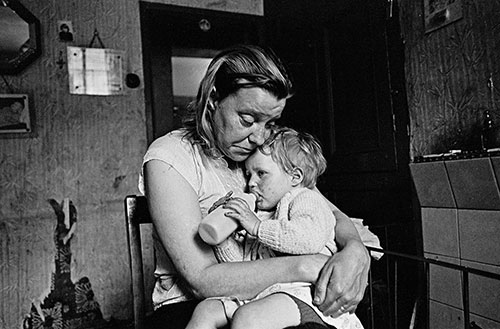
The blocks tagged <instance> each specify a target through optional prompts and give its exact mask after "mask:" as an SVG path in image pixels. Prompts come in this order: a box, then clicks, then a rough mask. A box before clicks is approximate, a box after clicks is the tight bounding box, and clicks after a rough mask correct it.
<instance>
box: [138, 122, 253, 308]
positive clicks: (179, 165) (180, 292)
mask: <svg viewBox="0 0 500 329" xmlns="http://www.w3.org/2000/svg"><path fill="white" fill-rule="evenodd" d="M184 134H185V130H175V131H172V132H170V133H168V134H166V135H165V136H163V137H160V138H158V139H156V140H155V141H154V142H153V143H152V144H151V145H150V146H149V148H148V150H147V152H146V154H145V155H144V159H143V167H144V164H145V163H146V162H148V161H150V160H160V161H163V162H165V163H167V164H169V165H170V166H172V168H174V169H175V170H177V172H179V174H180V175H181V176H182V177H184V179H186V181H187V182H188V183H189V184H190V185H191V187H192V188H193V190H194V191H195V192H196V194H197V195H198V201H199V205H200V209H201V213H202V216H206V215H207V213H208V209H209V208H210V207H211V206H212V205H213V203H214V202H215V201H217V200H218V199H220V198H221V197H222V196H224V195H226V194H227V193H228V192H229V191H233V192H235V193H237V192H243V191H244V189H245V186H246V182H245V177H244V174H243V170H242V169H241V167H240V168H236V169H230V168H229V167H228V164H227V162H226V161H225V160H224V159H223V158H219V159H212V158H210V157H208V156H207V155H206V154H205V153H204V152H203V151H202V149H201V147H200V146H199V144H195V143H192V142H191V141H190V140H189V139H188V138H187V137H185V135H184ZM139 190H140V191H141V192H142V193H144V181H143V176H142V174H141V176H140V179H139ZM179 220H182V218H179ZM153 241H154V248H155V257H156V268H155V278H156V283H155V288H154V291H153V306H154V308H155V309H157V308H158V307H160V306H162V305H166V304H170V303H177V302H181V301H185V300H189V299H191V295H190V289H189V287H187V285H186V283H185V282H183V280H182V278H181V277H180V276H179V275H178V274H177V273H176V271H175V268H174V266H173V265H172V262H171V260H170V257H169V256H168V255H167V253H166V251H165V249H164V248H163V245H162V244H161V241H160V240H159V238H158V235H157V234H156V232H153Z"/></svg>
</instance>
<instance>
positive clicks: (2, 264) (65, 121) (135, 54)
mask: <svg viewBox="0 0 500 329" xmlns="http://www.w3.org/2000/svg"><path fill="white" fill-rule="evenodd" d="M20 1H21V2H22V4H23V5H24V6H25V7H27V8H28V9H29V10H30V11H31V12H32V13H33V14H34V15H35V16H37V17H38V18H39V19H40V22H41V30H42V56H41V58H39V59H38V60H36V61H35V63H33V64H32V65H31V66H29V67H28V68H27V69H25V70H24V71H22V72H21V73H20V74H18V75H15V76H5V81H6V82H7V84H6V83H5V81H4V80H3V79H0V93H27V94H29V96H30V98H31V99H32V104H31V105H32V107H33V108H34V112H35V136H34V137H32V138H10V139H1V138H0V329H6V328H9V329H10V328H19V327H20V326H21V324H22V321H23V318H24V317H25V315H26V314H27V313H29V312H30V307H31V303H32V301H33V300H35V299H42V300H43V298H44V297H46V296H47V295H48V294H49V292H50V288H51V273H53V272H54V261H53V260H54V255H55V253H56V250H55V247H54V243H53V232H54V227H55V225H56V220H55V217H54V213H53V210H52V208H51V206H50V204H49V202H48V200H49V199H55V200H56V201H57V202H61V201H62V200H63V199H64V198H69V199H70V200H71V201H72V202H73V204H74V205H75V207H76V209H77V211H78V225H77V226H76V231H75V233H74V235H73V237H72V240H71V251H72V258H71V275H72V279H73V282H76V281H77V280H79V279H80V278H83V277H87V278H88V280H89V281H90V283H91V284H92V288H93V291H94V293H95V300H96V301H97V302H98V303H99V305H100V306H101V309H102V312H103V316H104V318H105V319H109V318H111V317H113V318H117V319H127V318H128V319H130V318H131V299H132V298H131V292H130V276H129V268H128V254H127V249H126V232H125V223H124V211H123V199H124V196H125V195H127V194H135V193H138V191H137V180H138V171H139V169H140V164H141V160H142V155H143V154H144V152H145V150H146V147H147V141H146V124H145V105H144V94H143V85H142V76H143V75H142V56H141V51H140V49H141V40H140V24H139V1H138V0H133V1H129V0H127V1H123V0H106V1H99V0H88V1H79V0H46V1H39V0H20ZM158 2H164V3H167V1H158ZM168 3H170V4H188V3H189V4H191V5H193V4H194V2H192V1H180V0H179V1H168ZM195 3H196V4H195V5H196V6H199V7H204V8H209V9H219V10H228V11H241V12H246V13H254V14H259V15H261V14H262V8H263V5H262V0H253V1H244V0H239V1H236V0H223V1H218V0H217V1H206V0H198V1H196V2H195ZM63 20H69V21H72V23H73V29H74V33H73V34H74V40H73V42H71V43H64V42H61V41H59V40H58V32H59V31H58V24H57V22H58V21H63ZM94 29H97V30H98V32H99V36H100V38H101V40H102V42H103V44H104V46H105V47H107V48H114V49H119V50H124V51H125V60H124V71H125V73H135V74H137V75H138V76H139V77H140V79H141V86H139V88H136V89H129V88H126V90H125V94H124V95H121V96H84V95H71V94H70V93H69V91H68V72H67V68H66V66H65V65H61V66H60V65H59V63H60V60H61V59H62V60H64V61H66V57H65V56H66V46H67V45H72V46H88V45H89V44H90V42H91V40H92V37H93V33H94ZM96 45H97V44H96V43H94V46H96ZM39 324H40V323H39ZM42 325H43V324H42Z"/></svg>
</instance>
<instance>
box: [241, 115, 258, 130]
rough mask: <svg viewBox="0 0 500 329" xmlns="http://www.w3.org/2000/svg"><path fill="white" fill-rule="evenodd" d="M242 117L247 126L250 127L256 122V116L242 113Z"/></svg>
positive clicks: (244, 124) (243, 123) (242, 121)
mask: <svg viewBox="0 0 500 329" xmlns="http://www.w3.org/2000/svg"><path fill="white" fill-rule="evenodd" d="M240 118H241V123H242V125H243V126H245V127H250V126H251V125H253V123H254V122H255V120H254V118H253V117H252V116H250V115H242V116H241V117H240Z"/></svg>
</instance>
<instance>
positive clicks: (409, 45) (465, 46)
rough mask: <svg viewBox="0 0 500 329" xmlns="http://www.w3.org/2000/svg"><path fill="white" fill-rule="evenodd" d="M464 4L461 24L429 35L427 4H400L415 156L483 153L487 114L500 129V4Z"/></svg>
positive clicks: (494, 0) (487, 0)
mask: <svg viewBox="0 0 500 329" xmlns="http://www.w3.org/2000/svg"><path fill="white" fill-rule="evenodd" d="M455 1H459V0H455ZM462 2H463V18H462V19H461V20H459V21H456V22H454V23H451V24H450V25H447V26H444V27H442V28H440V29H438V30H435V31H433V32H431V33H429V34H424V18H423V0H399V3H400V8H401V11H400V18H401V27H402V32H403V38H404V40H405V42H406V43H405V52H406V53H405V69H406V81H407V84H406V87H407V97H408V107H409V113H410V122H411V127H410V128H411V129H410V130H411V145H410V146H411V155H412V156H419V155H424V154H434V153H441V152H446V151H448V150H451V149H462V150H474V149H478V148H479V147H480V129H481V125H482V120H483V111H484V109H489V110H490V112H491V114H492V117H493V120H494V122H496V123H497V124H500V0H462ZM490 76H491V77H492V78H493V83H494V92H493V99H494V102H495V104H496V105H495V106H494V105H493V104H492V102H491V98H492V97H491V96H490V92H489V88H488V79H489V78H490Z"/></svg>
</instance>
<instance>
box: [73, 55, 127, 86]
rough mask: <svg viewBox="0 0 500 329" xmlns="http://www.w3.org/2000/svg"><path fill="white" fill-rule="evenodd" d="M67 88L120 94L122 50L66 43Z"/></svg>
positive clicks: (121, 84)
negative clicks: (75, 45)
mask: <svg viewBox="0 0 500 329" xmlns="http://www.w3.org/2000/svg"><path fill="white" fill-rule="evenodd" d="M67 52H68V53H67V55H68V72H69V91H70V93H71V94H80V95H101V96H106V95H121V94H123V69H122V63H123V56H124V54H125V52H124V51H121V50H115V49H102V48H85V47H68V48H67Z"/></svg>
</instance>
